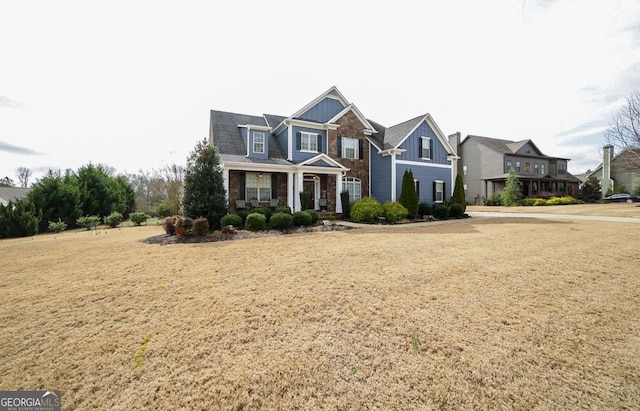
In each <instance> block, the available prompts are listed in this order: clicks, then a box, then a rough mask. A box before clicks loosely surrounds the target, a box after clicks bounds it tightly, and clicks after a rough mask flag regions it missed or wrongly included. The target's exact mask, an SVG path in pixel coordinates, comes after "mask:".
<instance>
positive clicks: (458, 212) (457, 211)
mask: <svg viewBox="0 0 640 411" xmlns="http://www.w3.org/2000/svg"><path fill="white" fill-rule="evenodd" d="M463 214H464V207H463V206H462V204H459V203H451V204H449V217H451V218H460V217H462V215H463Z"/></svg>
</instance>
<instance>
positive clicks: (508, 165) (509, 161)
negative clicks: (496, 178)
mask: <svg viewBox="0 0 640 411" xmlns="http://www.w3.org/2000/svg"><path fill="white" fill-rule="evenodd" d="M512 168H513V166H512V165H511V160H507V173H508V172H509V170H511V169H512Z"/></svg>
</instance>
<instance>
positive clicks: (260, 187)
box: [244, 172, 271, 201]
mask: <svg viewBox="0 0 640 411" xmlns="http://www.w3.org/2000/svg"><path fill="white" fill-rule="evenodd" d="M260 175H262V177H260ZM249 176H251V178H252V179H254V178H255V181H256V182H257V185H256V187H249V184H247V181H245V189H244V194H245V198H246V199H247V200H251V198H249V192H248V190H249V189H252V188H255V189H256V194H257V200H258V201H266V200H264V199H263V200H261V199H260V193H261V192H263V191H267V192H268V193H269V195H268V197H269V198H271V174H270V173H254V172H252V173H247V177H249ZM247 180H249V179H247ZM262 182H264V183H262ZM265 186H266V187H265ZM266 197H267V196H264V198H265V199H266Z"/></svg>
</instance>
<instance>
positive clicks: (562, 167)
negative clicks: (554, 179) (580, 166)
mask: <svg viewBox="0 0 640 411" xmlns="http://www.w3.org/2000/svg"><path fill="white" fill-rule="evenodd" d="M558 174H567V165H566V164H563V163H560V164H558Z"/></svg>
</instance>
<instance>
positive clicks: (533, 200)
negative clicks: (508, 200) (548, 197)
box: [522, 197, 536, 207]
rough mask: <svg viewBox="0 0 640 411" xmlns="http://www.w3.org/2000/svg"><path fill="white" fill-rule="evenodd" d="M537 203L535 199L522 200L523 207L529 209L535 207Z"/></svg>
mask: <svg viewBox="0 0 640 411" xmlns="http://www.w3.org/2000/svg"><path fill="white" fill-rule="evenodd" d="M535 202H536V199H535V198H531V197H529V198H525V199H524V200H522V205H523V206H527V207H531V206H533V204H534V203H535Z"/></svg>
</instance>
